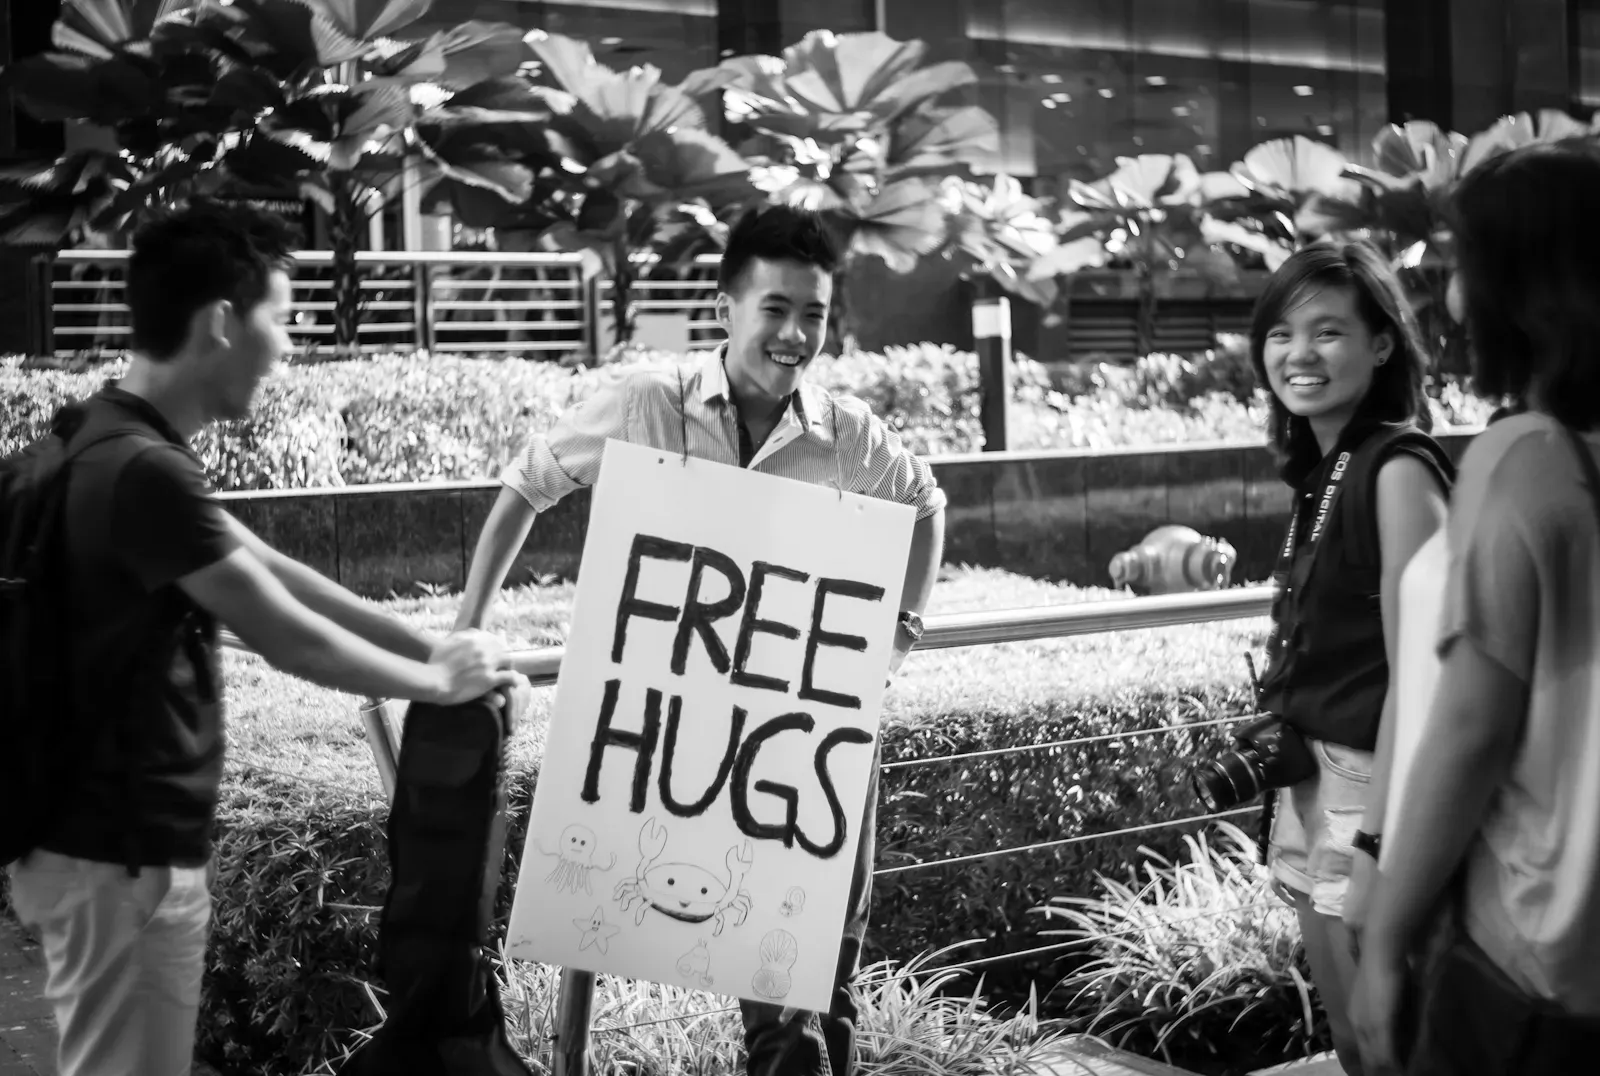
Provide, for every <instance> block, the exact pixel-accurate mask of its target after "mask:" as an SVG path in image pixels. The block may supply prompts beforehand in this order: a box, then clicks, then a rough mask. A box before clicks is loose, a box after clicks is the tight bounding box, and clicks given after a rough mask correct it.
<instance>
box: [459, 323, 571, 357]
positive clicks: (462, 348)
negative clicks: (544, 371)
mask: <svg viewBox="0 0 1600 1076" xmlns="http://www.w3.org/2000/svg"><path fill="white" fill-rule="evenodd" d="M441 327H442V326H437V325H436V326H434V328H435V329H438V328H441ZM436 343H438V344H440V345H441V346H440V347H439V349H438V350H441V351H443V350H445V348H444V341H436ZM585 346H587V345H585V344H584V342H583V340H581V339H579V338H577V337H573V338H572V339H571V340H502V341H500V342H498V343H496V342H494V341H490V342H489V343H483V342H482V341H473V342H470V343H469V342H468V341H465V340H451V341H449V350H451V351H459V352H468V351H505V352H514V351H571V350H576V349H578V348H582V347H585Z"/></svg>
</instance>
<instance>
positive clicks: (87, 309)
mask: <svg viewBox="0 0 1600 1076" xmlns="http://www.w3.org/2000/svg"><path fill="white" fill-rule="evenodd" d="M51 309H53V310H54V311H55V312H56V313H57V314H126V313H127V312H128V304H127V303H56V304H55V305H54V306H53V307H52V308H51Z"/></svg>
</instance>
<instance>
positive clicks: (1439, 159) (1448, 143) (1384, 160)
mask: <svg viewBox="0 0 1600 1076" xmlns="http://www.w3.org/2000/svg"><path fill="white" fill-rule="evenodd" d="M1467 141H1468V140H1467V136H1466V135H1463V134H1458V133H1456V132H1455V131H1446V130H1444V129H1442V128H1441V127H1440V126H1439V125H1438V124H1436V123H1434V122H1433V121H1431V120H1412V121H1410V122H1409V123H1405V124H1390V125H1389V126H1387V127H1385V128H1384V129H1383V130H1381V131H1379V132H1378V136H1377V137H1376V138H1374V139H1373V141H1372V152H1373V155H1374V157H1376V158H1377V162H1378V170H1379V171H1380V172H1382V173H1383V174H1384V175H1387V176H1390V177H1392V178H1394V179H1397V180H1399V181H1401V182H1403V183H1404V182H1421V183H1422V185H1423V186H1424V187H1426V188H1427V189H1429V190H1440V189H1442V188H1445V187H1448V186H1449V185H1450V184H1451V183H1453V182H1454V181H1455V179H1456V177H1457V176H1458V175H1460V171H1461V161H1462V156H1463V153H1464V151H1465V150H1466V148H1467Z"/></svg>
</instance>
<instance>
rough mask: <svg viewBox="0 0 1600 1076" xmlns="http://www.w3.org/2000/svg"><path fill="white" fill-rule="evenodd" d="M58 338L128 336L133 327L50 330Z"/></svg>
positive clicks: (73, 327) (100, 326) (84, 327)
mask: <svg viewBox="0 0 1600 1076" xmlns="http://www.w3.org/2000/svg"><path fill="white" fill-rule="evenodd" d="M50 331H51V332H53V333H55V335H57V336H98V335H100V334H101V333H104V334H106V335H107V336H126V335H127V334H128V333H131V332H133V326H132V325H56V326H54V327H52V329H51V330H50Z"/></svg>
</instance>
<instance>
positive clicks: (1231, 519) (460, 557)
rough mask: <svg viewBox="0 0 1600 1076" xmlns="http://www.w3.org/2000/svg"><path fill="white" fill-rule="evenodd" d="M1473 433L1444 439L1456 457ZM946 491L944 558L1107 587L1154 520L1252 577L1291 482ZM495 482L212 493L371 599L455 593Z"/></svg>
mask: <svg viewBox="0 0 1600 1076" xmlns="http://www.w3.org/2000/svg"><path fill="white" fill-rule="evenodd" d="M1469 440H1470V435H1466V434H1456V435H1449V436H1446V437H1444V438H1442V441H1443V443H1444V444H1445V446H1446V448H1447V449H1448V450H1449V451H1450V453H1451V454H1452V455H1453V456H1455V457H1456V458H1457V459H1459V458H1460V456H1461V453H1462V452H1463V451H1465V449H1466V445H1467V443H1468V441H1469ZM931 462H932V465H933V469H934V473H935V474H936V475H937V476H938V479H939V484H940V486H942V487H943V488H944V490H945V492H946V495H947V496H948V497H949V500H950V507H949V509H948V512H947V515H946V523H947V527H946V537H945V561H946V563H949V564H972V565H982V566H986V567H995V568H1004V569H1007V570H1009V571H1014V572H1019V573H1022V574H1024V575H1030V576H1035V577H1038V578H1044V579H1054V580H1061V581H1065V582H1071V583H1078V584H1082V585H1100V586H1107V585H1109V584H1110V577H1109V575H1108V574H1107V565H1108V564H1109V562H1110V560H1111V557H1112V555H1113V554H1115V553H1118V552H1121V551H1122V550H1123V549H1126V548H1127V547H1128V546H1130V545H1133V544H1134V543H1135V542H1137V541H1138V540H1139V539H1141V538H1143V537H1144V536H1145V534H1147V533H1148V532H1149V531H1150V530H1151V529H1153V528H1155V527H1158V526H1161V525H1162V524H1165V523H1181V524H1185V525H1187V526H1191V527H1193V528H1195V529H1196V530H1198V531H1200V532H1201V533H1202V534H1211V535H1215V536H1217V537H1220V538H1226V539H1227V540H1228V541H1230V542H1232V543H1233V546H1234V548H1235V549H1237V550H1238V551H1239V568H1238V570H1237V571H1236V572H1235V574H1234V579H1235V581H1236V582H1244V581H1248V580H1263V579H1265V578H1266V577H1267V576H1268V575H1269V574H1270V572H1271V569H1272V559H1273V556H1274V554H1275V553H1276V550H1277V545H1278V542H1279V541H1280V540H1281V538H1282V534H1283V525H1284V519H1285V513H1286V512H1287V511H1288V507H1289V491H1288V489H1287V487H1285V486H1284V484H1283V483H1282V482H1281V481H1280V480H1279V479H1278V477H1277V475H1276V474H1275V472H1274V470H1273V466H1272V461H1271V459H1270V457H1269V455H1268V453H1267V450H1266V449H1265V448H1264V447H1262V446H1259V445H1218V446H1209V447H1195V446H1179V447H1173V448H1163V449H1145V450H1138V451H1111V452H1088V451H1070V452H995V453H987V454H983V455H970V456H941V457H937V458H935V459H933V460H932V461H931ZM498 492H499V487H498V485H497V484H495V483H493V482H470V483H453V484H429V485H393V486H363V487H352V488H346V489H339V490H323V491H314V492H313V491H305V492H302V491H284V492H279V491H271V492H249V493H225V494H222V499H223V500H224V501H225V502H226V504H227V507H228V509H229V510H230V511H231V512H233V513H234V514H235V515H237V516H238V517H239V519H240V520H241V521H243V522H244V523H245V525H247V526H249V527H250V528H251V529H253V530H255V531H256V532H257V533H258V534H260V535H261V536H262V537H263V538H264V539H266V540H267V541H268V542H269V543H271V544H272V545H274V546H276V547H277V548H278V549H281V550H282V551H283V552H285V553H287V554H289V555H290V556H292V557H296V558H298V559H299V560H302V561H304V562H305V563H306V564H309V565H311V566H312V567H313V568H316V569H317V570H318V571H321V572H323V573H325V574H327V575H328V576H330V577H332V578H334V579H337V580H338V581H339V582H341V583H343V584H344V585H345V586H346V587H349V588H350V589H351V590H353V591H355V592H356V593H358V594H362V595H365V596H368V597H374V598H382V597H388V596H390V595H392V594H414V593H417V592H418V590H420V589H421V587H422V586H427V587H432V588H441V589H445V590H459V589H460V588H461V586H462V585H463V584H464V583H465V581H466V574H467V566H468V565H469V564H470V563H471V559H472V551H473V547H474V546H475V545H476V544H477V540H478V534H479V531H480V530H481V529H482V526H483V521H484V518H485V517H486V516H487V515H488V512H489V508H490V506H491V505H492V504H493V503H494V500H495V497H496V496H497V495H498ZM588 516H589V495H588V493H587V491H584V492H580V493H578V494H575V495H573V496H571V497H569V498H567V499H566V500H565V501H563V502H562V503H561V504H560V505H558V506H557V507H556V508H554V509H553V510H551V511H549V512H546V513H544V514H542V515H541V516H539V518H538V520H537V521H536V522H535V523H534V526H533V531H532V533H531V534H530V535H529V539H528V543H527V545H526V546H525V547H524V548H523V550H522V553H521V555H520V556H519V557H518V559H517V562H516V565H515V567H514V568H513V571H512V575H511V581H512V582H514V583H525V582H529V581H531V580H533V579H536V578H540V577H555V578H560V579H572V578H575V577H576V575H577V569H578V562H579V560H580V558H581V556H582V553H583V538H584V531H585V528H586V526H587V523H588Z"/></svg>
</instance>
